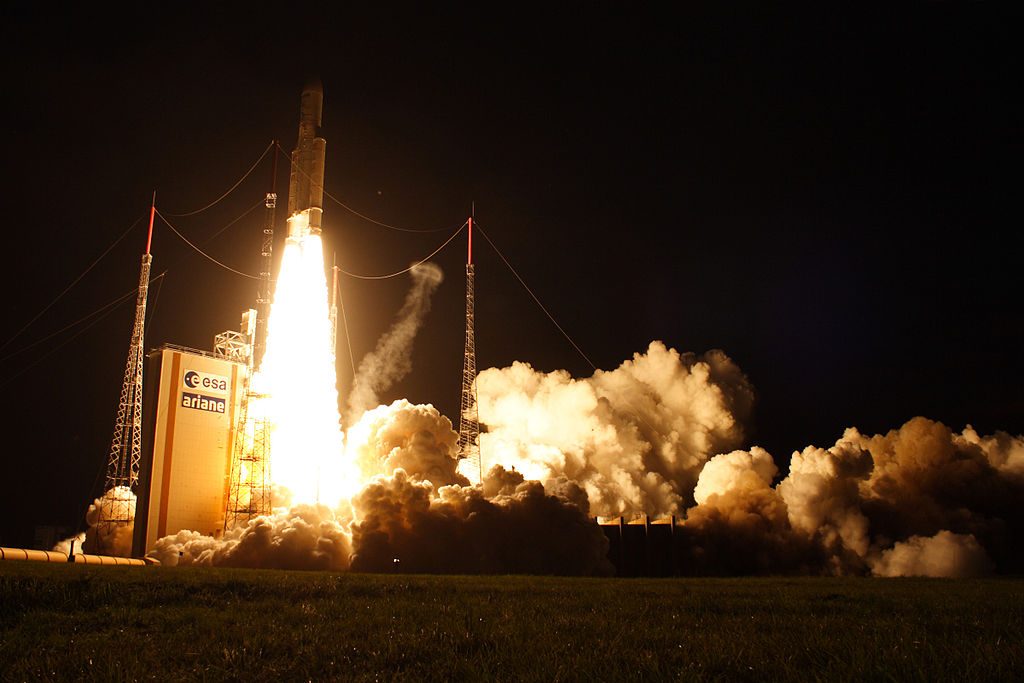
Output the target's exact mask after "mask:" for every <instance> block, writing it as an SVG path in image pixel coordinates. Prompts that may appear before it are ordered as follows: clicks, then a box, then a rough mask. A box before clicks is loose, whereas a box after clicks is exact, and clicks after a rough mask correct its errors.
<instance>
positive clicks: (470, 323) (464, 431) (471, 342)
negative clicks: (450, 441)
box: [459, 218, 483, 481]
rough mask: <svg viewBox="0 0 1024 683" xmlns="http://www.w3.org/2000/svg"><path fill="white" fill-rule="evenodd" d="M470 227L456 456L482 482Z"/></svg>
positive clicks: (470, 227)
mask: <svg viewBox="0 0 1024 683" xmlns="http://www.w3.org/2000/svg"><path fill="white" fill-rule="evenodd" d="M468 224H469V249H468V251H467V259H466V346H465V349H464V352H463V359H462V400H461V401H460V405H459V457H460V458H465V459H467V460H469V462H470V464H471V465H472V469H473V470H475V471H476V475H477V477H478V479H477V481H483V462H482V461H481V458H480V443H479V441H480V413H479V410H478V408H477V393H476V294H475V290H476V271H475V269H474V267H473V219H472V218H470V219H469V221H468Z"/></svg>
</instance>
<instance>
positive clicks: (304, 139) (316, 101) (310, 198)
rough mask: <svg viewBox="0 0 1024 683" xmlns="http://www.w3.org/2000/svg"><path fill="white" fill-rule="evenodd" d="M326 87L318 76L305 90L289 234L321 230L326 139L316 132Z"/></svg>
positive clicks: (291, 186)
mask: <svg viewBox="0 0 1024 683" xmlns="http://www.w3.org/2000/svg"><path fill="white" fill-rule="evenodd" d="M323 103H324V90H323V86H322V85H321V84H320V81H319V80H315V81H311V82H310V83H308V84H307V85H306V87H305V88H304V89H303V90H302V100H301V106H300V108H299V138H298V141H297V142H296V143H295V150H294V151H293V152H292V171H291V179H290V181H289V183H288V237H289V238H291V237H295V238H301V237H304V236H306V235H317V234H319V233H320V221H321V218H322V216H323V212H324V156H325V153H326V148H327V141H326V140H324V139H323V138H322V137H318V136H317V129H318V128H319V127H320V121H321V115H322V113H323Z"/></svg>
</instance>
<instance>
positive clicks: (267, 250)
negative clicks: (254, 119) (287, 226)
mask: <svg viewBox="0 0 1024 683" xmlns="http://www.w3.org/2000/svg"><path fill="white" fill-rule="evenodd" d="M272 144H273V146H274V154H273V155H272V156H273V158H274V160H273V170H272V171H271V176H270V192H268V193H267V196H266V200H265V202H264V205H265V206H266V213H265V214H264V216H265V218H264V221H263V242H262V245H261V248H260V257H261V259H262V260H261V261H260V280H259V291H258V292H257V294H256V335H255V339H254V341H253V351H252V352H253V363H252V365H253V367H255V368H258V367H259V366H260V362H261V361H262V360H263V353H264V351H266V349H267V323H268V321H269V320H270V301H271V298H272V296H273V284H272V282H271V279H270V268H271V264H272V261H273V255H274V219H275V216H276V214H277V153H276V152H277V150H278V145H277V140H274V141H273V143H272Z"/></svg>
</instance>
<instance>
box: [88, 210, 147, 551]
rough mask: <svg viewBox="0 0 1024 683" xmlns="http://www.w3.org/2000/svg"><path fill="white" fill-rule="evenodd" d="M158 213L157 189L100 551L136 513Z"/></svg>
mask: <svg viewBox="0 0 1024 683" xmlns="http://www.w3.org/2000/svg"><path fill="white" fill-rule="evenodd" d="M155 216H156V192H154V193H153V201H152V203H151V204H150V207H149V233H148V235H147V237H146V251H145V253H144V254H143V255H142V265H141V267H140V268H139V291H138V294H137V296H136V298H135V324H134V325H133V327H132V341H131V346H129V348H128V360H127V362H126V363H125V368H124V381H123V382H122V384H121V400H120V402H119V403H118V406H117V418H116V420H115V423H114V438H113V439H112V440H111V443H110V457H109V458H108V459H107V479H106V482H105V483H104V485H103V491H104V494H103V498H102V502H101V505H100V520H99V524H98V526H99V527H100V528H99V529H98V531H99V533H98V534H97V535H96V541H97V546H98V552H99V553H101V554H111V553H113V552H115V549H114V547H113V540H114V538H115V536H116V535H117V532H118V527H127V526H128V525H129V524H131V523H132V520H133V519H134V517H135V509H134V508H135V488H136V486H137V484H138V483H139V463H140V461H141V460H142V365H143V361H144V360H145V349H144V343H145V335H146V299H147V298H148V296H149V271H150V267H151V265H152V263H153V256H152V255H151V254H150V247H151V246H152V244H153V219H154V217H155Z"/></svg>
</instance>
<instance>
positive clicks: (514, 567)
mask: <svg viewBox="0 0 1024 683" xmlns="http://www.w3.org/2000/svg"><path fill="white" fill-rule="evenodd" d="M510 475H511V476H510ZM487 489H490V490H491V491H494V492H495V493H494V495H492V496H491V497H487V496H485V490H487ZM353 507H354V508H355V510H356V513H357V515H358V516H359V520H360V521H358V522H356V523H355V524H354V525H353V527H352V543H353V547H354V550H355V554H354V555H353V556H352V569H354V570H357V571H376V572H380V571H394V570H399V571H409V572H420V573H422V572H427V573H457V574H476V573H528V574H576V575H579V574H582V575H593V574H599V575H600V574H610V573H611V571H612V567H611V564H610V563H609V561H608V559H607V553H608V541H607V539H606V538H605V536H604V533H603V532H602V531H601V529H600V528H599V527H598V526H597V525H596V524H594V523H593V522H592V521H591V520H590V519H589V518H588V517H587V515H586V512H585V511H584V510H581V509H580V508H579V507H577V505H576V504H575V503H574V502H572V501H571V500H569V499H567V498H563V497H561V496H558V495H552V494H549V493H547V492H546V491H545V490H544V487H543V486H541V484H540V483H539V482H536V481H531V482H527V481H524V480H523V477H522V475H517V474H515V473H509V472H506V471H505V470H503V469H502V468H500V467H495V468H493V469H492V470H491V472H490V474H489V475H488V476H487V477H486V480H485V484H484V490H482V489H481V488H480V487H463V486H457V485H456V486H445V487H442V488H441V489H440V491H438V492H437V495H435V494H434V490H433V486H432V485H431V484H430V482H426V481H418V480H416V479H414V478H411V477H410V476H409V475H407V474H406V472H405V470H403V469H397V470H396V471H395V473H394V475H392V476H391V477H382V478H378V479H377V480H376V481H374V482H373V483H371V484H370V485H369V486H367V487H366V488H365V489H363V491H362V492H360V493H359V495H358V496H356V498H355V499H354V500H353Z"/></svg>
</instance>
